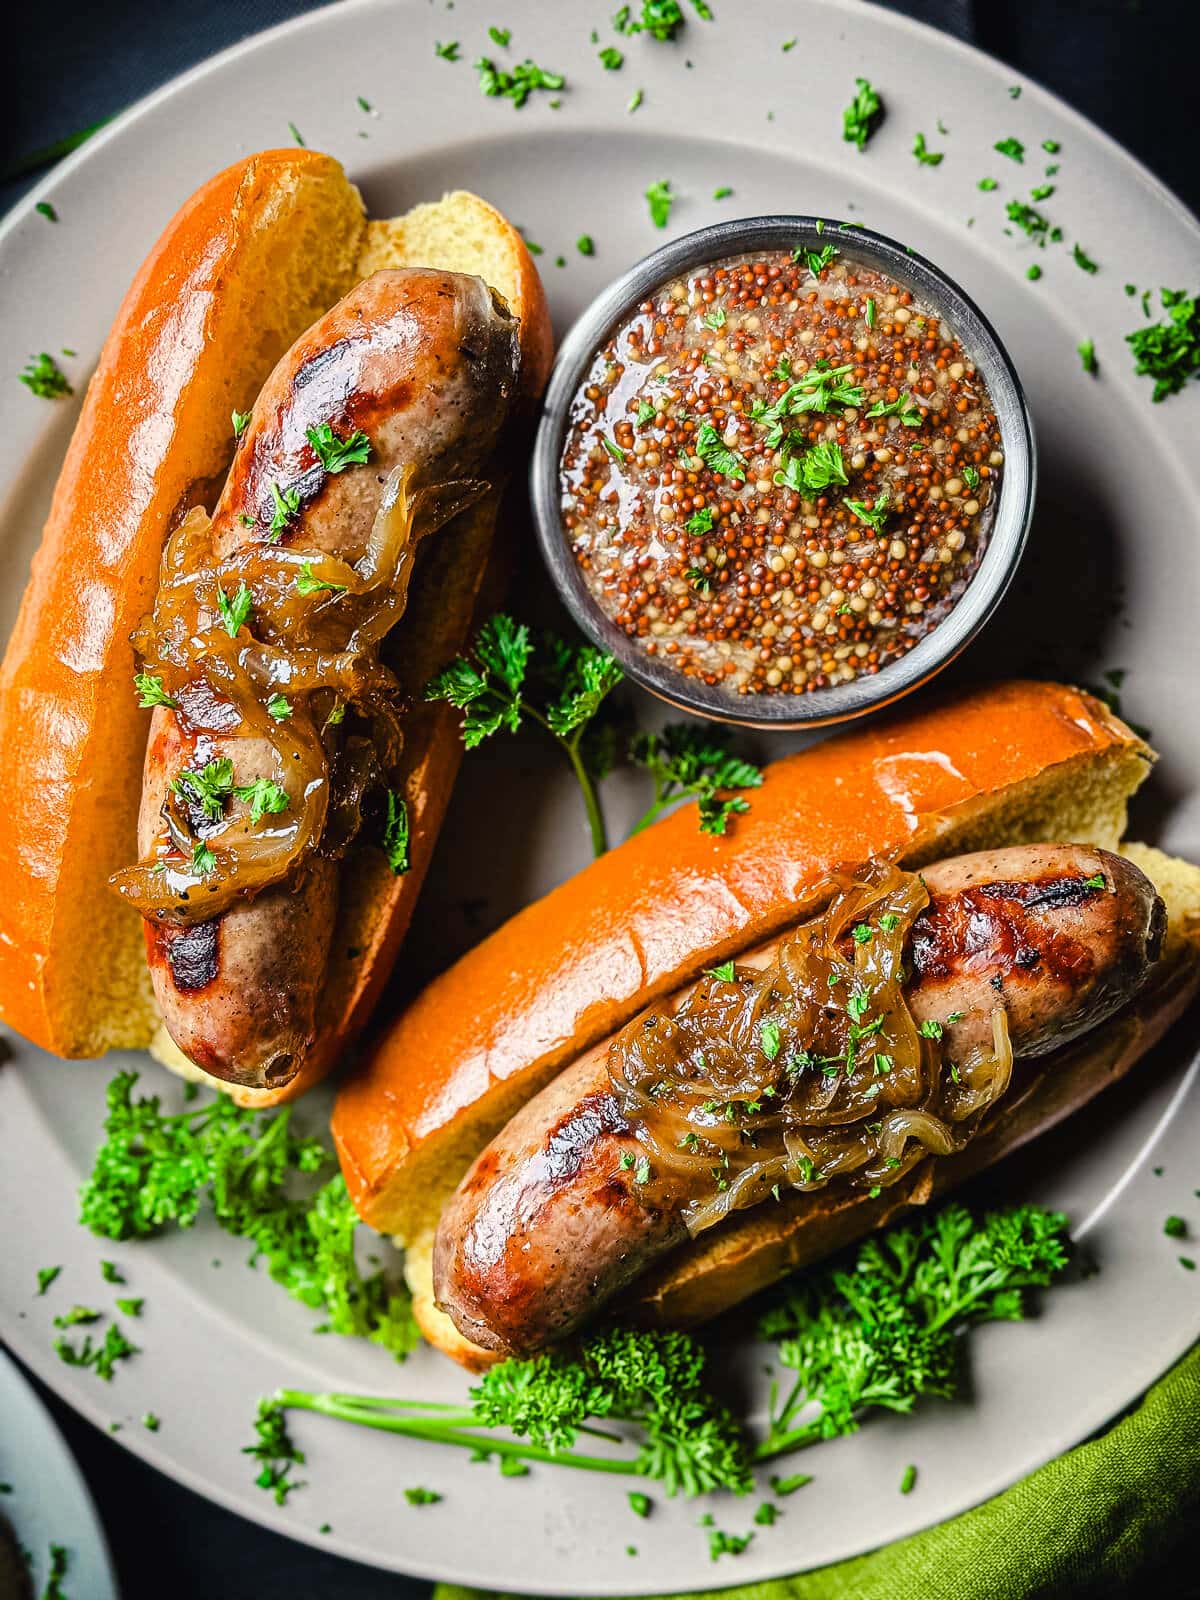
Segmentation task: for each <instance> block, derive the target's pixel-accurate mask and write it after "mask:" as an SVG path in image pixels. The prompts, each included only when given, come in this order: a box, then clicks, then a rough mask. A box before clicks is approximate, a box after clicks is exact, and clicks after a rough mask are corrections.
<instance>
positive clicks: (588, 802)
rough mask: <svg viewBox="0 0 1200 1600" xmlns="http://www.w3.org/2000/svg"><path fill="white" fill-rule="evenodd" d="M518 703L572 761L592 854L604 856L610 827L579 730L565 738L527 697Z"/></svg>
mask: <svg viewBox="0 0 1200 1600" xmlns="http://www.w3.org/2000/svg"><path fill="white" fill-rule="evenodd" d="M518 703H519V704H520V707H521V710H522V711H523V712H524V713H525V715H526V716H527V717H532V718H533V720H534V721H535V722H539V723H540V724H541V725H542V727H543V728H545V730H546V732H547V733H548V734H550V736H551V738H553V739H555V740H556V741H557V742H558V743H559V744H560V745H561V746H562V749H563V751H564V752H565V754H566V757H567V760H568V761H569V762H570V763H571V768H572V770H573V771H574V773H575V776H576V778H578V780H579V787H580V789H581V790H582V791H583V808H584V810H585V811H586V812H587V820H588V829H589V831H590V833H591V836H592V854H593V855H594V856H602V855H603V854H604V853H605V851H606V850H607V849H608V828H607V827H606V826H605V822H604V813H603V812H602V811H601V809H600V796H599V795H598V794H597V793H596V785H595V783H594V781H593V779H592V775H591V773H590V772H589V771H588V769H587V767H586V765H585V764H584V760H583V757H582V756H581V755H580V753H579V733H578V732H577V733H576V734H575V735H574V736H573V737H571V738H566V739H564V737H563V736H562V734H561V733H556V732H555V731H554V729H553V728H552V727H551V726H550V723H549V722H548V721H547V719H546V718H545V717H544V716H543V715H542V713H541V712H540V711H539V710H538V709H537V707H536V706H531V705H530V704H529V701H528V700H525V699H522V700H520V701H519V702H518ZM580 731H582V730H580Z"/></svg>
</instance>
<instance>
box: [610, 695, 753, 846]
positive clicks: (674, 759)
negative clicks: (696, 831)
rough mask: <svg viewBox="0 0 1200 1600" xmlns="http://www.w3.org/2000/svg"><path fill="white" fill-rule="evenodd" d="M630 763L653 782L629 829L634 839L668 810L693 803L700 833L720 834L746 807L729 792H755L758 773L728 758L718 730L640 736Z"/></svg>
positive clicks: (680, 728) (680, 727)
mask: <svg viewBox="0 0 1200 1600" xmlns="http://www.w3.org/2000/svg"><path fill="white" fill-rule="evenodd" d="M630 759H631V760H632V761H633V763H634V765H635V766H639V767H643V768H644V769H645V770H646V771H647V772H649V774H650V776H651V777H652V778H653V780H654V800H653V802H652V803H651V805H650V808H649V809H648V810H647V811H646V813H645V814H644V815H643V816H642V817H641V819H640V820H639V821H638V822H637V824H636V825H635V827H634V829H633V832H634V833H640V832H641V830H642V829H643V828H646V827H648V826H649V825H650V823H652V822H653V821H654V820H655V819H656V818H657V817H658V816H660V815H661V814H662V812H663V811H665V810H666V809H667V808H668V807H670V806H673V805H675V804H677V803H679V802H680V801H683V800H692V799H694V800H697V801H698V802H699V810H700V830H701V832H702V833H710V834H723V833H724V832H725V831H726V828H727V826H728V822H729V818H730V817H731V816H733V815H735V814H737V813H739V812H745V811H748V810H749V809H750V806H749V803H748V801H746V800H744V799H741V798H740V797H738V796H733V797H728V796H725V795H724V792H725V791H728V790H730V789H757V788H758V787H759V785H760V784H761V783H762V781H763V775H762V770H761V769H760V768H759V767H756V766H755V765H754V764H753V762H750V761H746V760H744V759H743V758H742V757H741V756H737V755H734V754H733V753H732V752H731V751H730V749H729V734H728V733H727V732H726V731H725V730H724V729H722V728H718V727H706V726H698V725H694V724H692V723H682V722H674V723H669V724H668V725H667V726H666V727H665V728H664V729H663V730H662V732H661V733H640V734H638V735H637V736H636V738H635V739H634V740H633V743H632V745H631V746H630Z"/></svg>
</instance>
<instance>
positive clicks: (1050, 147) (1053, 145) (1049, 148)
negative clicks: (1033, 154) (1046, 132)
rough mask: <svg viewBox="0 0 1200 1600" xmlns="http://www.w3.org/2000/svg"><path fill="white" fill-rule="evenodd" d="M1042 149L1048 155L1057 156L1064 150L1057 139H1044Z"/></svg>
mask: <svg viewBox="0 0 1200 1600" xmlns="http://www.w3.org/2000/svg"><path fill="white" fill-rule="evenodd" d="M1042 149H1043V150H1044V151H1045V152H1046V154H1047V155H1051V156H1056V155H1057V154H1058V152H1059V151H1060V150H1061V149H1062V145H1061V144H1059V142H1058V140H1057V139H1043V140H1042Z"/></svg>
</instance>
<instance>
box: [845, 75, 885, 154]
mask: <svg viewBox="0 0 1200 1600" xmlns="http://www.w3.org/2000/svg"><path fill="white" fill-rule="evenodd" d="M882 121H883V101H882V100H881V99H880V98H879V96H878V94H877V93H876V92H875V90H874V89H873V88H872V86H871V84H870V83H869V82H868V81H867V79H866V78H855V80H854V99H853V100H851V102H850V104H849V105H848V106H847V107H846V109H845V110H844V111H843V112H842V138H843V139H844V140H845V141H846V143H847V144H856V145H857V146H858V148H859V149H860V150H865V149H866V148H867V142H868V140H869V139H870V138H871V135H872V134H873V133H875V132H876V130H877V129H878V127H879V124H880V123H881V122H882Z"/></svg>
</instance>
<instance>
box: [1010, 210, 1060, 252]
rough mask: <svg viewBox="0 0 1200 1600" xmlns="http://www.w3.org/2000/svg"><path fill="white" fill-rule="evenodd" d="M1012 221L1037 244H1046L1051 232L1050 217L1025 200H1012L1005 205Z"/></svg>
mask: <svg viewBox="0 0 1200 1600" xmlns="http://www.w3.org/2000/svg"><path fill="white" fill-rule="evenodd" d="M1005 211H1006V213H1007V215H1008V220H1009V221H1010V222H1015V223H1016V225H1017V227H1018V228H1020V230H1021V232H1022V233H1024V234H1027V235H1028V237H1029V238H1030V239H1032V240H1033V241H1034V243H1035V244H1041V245H1044V244H1045V242H1046V238H1047V236H1048V234H1049V232H1050V219H1049V217H1047V216H1045V215H1043V213H1042V212H1040V211H1038V210H1036V209H1035V208H1034V207H1033V206H1031V205H1027V204H1026V203H1025V202H1024V201H1023V200H1010V201H1009V202H1008V205H1007V206H1006V207H1005Z"/></svg>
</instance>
